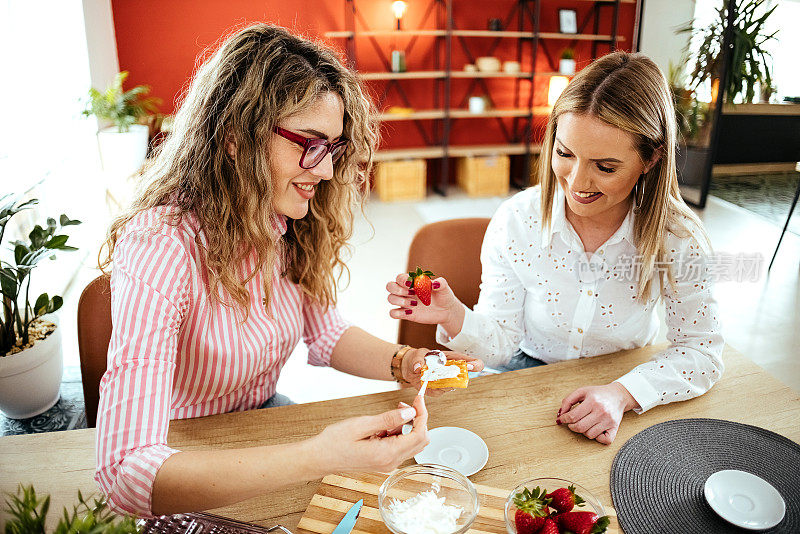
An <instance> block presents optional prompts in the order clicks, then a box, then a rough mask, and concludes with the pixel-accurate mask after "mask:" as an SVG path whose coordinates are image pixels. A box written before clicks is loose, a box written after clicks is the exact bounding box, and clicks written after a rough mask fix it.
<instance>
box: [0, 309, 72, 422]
mask: <svg viewBox="0 0 800 534" xmlns="http://www.w3.org/2000/svg"><path fill="white" fill-rule="evenodd" d="M47 319H48V320H50V321H52V322H54V323H56V329H55V330H54V331H53V332H51V333H50V335H49V336H47V337H46V338H44V339H43V340H41V341H38V342H36V343H35V344H34V345H33V346H32V347H30V348H28V349H25V350H23V351H22V352H18V353H16V354H12V355H11V356H0V411H2V412H3V413H4V414H5V415H6V417H9V418H11V419H27V418H28V417H33V416H34V415H39V414H40V413H43V412H46V411H47V410H49V409H50V408H52V407H53V405H54V404H55V403H56V402H58V398H59V395H60V391H61V376H62V375H63V372H64V365H63V357H62V352H61V328H59V326H58V322H57V321H56V320H55V319H54V318H53V317H52V316H47Z"/></svg>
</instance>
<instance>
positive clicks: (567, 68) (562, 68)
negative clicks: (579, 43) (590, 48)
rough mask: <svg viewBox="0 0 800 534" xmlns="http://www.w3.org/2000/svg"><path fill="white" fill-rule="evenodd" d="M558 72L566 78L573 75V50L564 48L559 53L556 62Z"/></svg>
mask: <svg viewBox="0 0 800 534" xmlns="http://www.w3.org/2000/svg"><path fill="white" fill-rule="evenodd" d="M558 72H559V74H566V75H567V76H572V75H573V74H575V50H573V49H572V48H565V49H564V50H563V51H562V52H561V58H560V59H559V61H558Z"/></svg>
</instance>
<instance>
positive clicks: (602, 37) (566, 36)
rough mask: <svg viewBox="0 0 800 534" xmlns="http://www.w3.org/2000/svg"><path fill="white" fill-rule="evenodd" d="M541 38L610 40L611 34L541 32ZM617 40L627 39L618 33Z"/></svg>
mask: <svg viewBox="0 0 800 534" xmlns="http://www.w3.org/2000/svg"><path fill="white" fill-rule="evenodd" d="M539 39H566V40H569V41H610V40H611V36H610V35H592V34H589V33H540V34H539ZM617 41H625V37H623V36H621V35H618V36H617Z"/></svg>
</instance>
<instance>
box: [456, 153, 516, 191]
mask: <svg viewBox="0 0 800 534" xmlns="http://www.w3.org/2000/svg"><path fill="white" fill-rule="evenodd" d="M456 176H457V180H458V185H459V186H460V187H461V188H462V189H463V190H464V191H466V192H467V195H469V196H471V197H491V196H505V195H508V177H509V160H508V156H467V157H464V158H459V160H458V167H457V169H456Z"/></svg>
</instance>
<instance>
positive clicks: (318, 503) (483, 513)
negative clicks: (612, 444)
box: [297, 473, 620, 534]
mask: <svg viewBox="0 0 800 534" xmlns="http://www.w3.org/2000/svg"><path fill="white" fill-rule="evenodd" d="M387 476H388V475H385V474H382V473H353V474H349V475H328V476H326V477H325V478H324V479H322V482H321V483H320V485H319V488H318V489H317V492H316V493H315V494H314V497H312V499H311V502H310V503H309V505H308V508H306V512H305V514H303V517H302V518H301V519H300V522H299V523H298V524H297V530H298V532H300V533H303V534H311V533H315V534H331V532H333V529H334V528H336V525H338V524H339V521H341V520H342V518H343V517H344V514H345V513H347V510H349V509H350V507H351V506H352V505H353V503H355V502H356V501H358V500H359V499H364V507H363V508H362V509H361V514H360V515H359V516H358V521H356V524H355V527H354V528H353V532H352V534H391V531H390V530H389V529H388V528H387V527H386V525H385V524H384V523H383V521H382V520H381V514H380V512H379V511H378V488H380V486H381V484H382V483H383V481H384V480H386V477H387ZM475 489H476V490H477V491H478V496H479V499H480V505H481V507H480V510H479V511H478V517H477V518H476V519H475V522H474V523H473V524H472V528H471V529H470V530H469V531H468V533H471V534H484V533H486V534H506V523H505V519H504V517H503V508H504V506H505V503H506V498H507V497H508V493H509V491H510V490H504V489H498V488H492V487H489V486H481V485H479V484H475ZM605 508H606V513H607V514H608V516H609V517H610V518H611V525H610V526H609V528H608V531H607V532H608V534H619V532H620V531H619V529H618V526H617V515H616V512H615V511H614V510H613V509H612V508H610V507H608V506H606V507H605Z"/></svg>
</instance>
